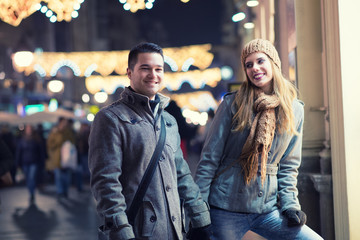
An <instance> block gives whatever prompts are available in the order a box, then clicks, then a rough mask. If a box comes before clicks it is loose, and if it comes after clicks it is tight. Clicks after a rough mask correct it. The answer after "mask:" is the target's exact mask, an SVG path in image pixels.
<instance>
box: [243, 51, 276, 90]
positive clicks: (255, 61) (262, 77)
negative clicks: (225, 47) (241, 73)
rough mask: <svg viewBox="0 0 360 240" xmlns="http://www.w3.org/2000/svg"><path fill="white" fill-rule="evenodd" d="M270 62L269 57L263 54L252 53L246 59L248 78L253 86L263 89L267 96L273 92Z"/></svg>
mask: <svg viewBox="0 0 360 240" xmlns="http://www.w3.org/2000/svg"><path fill="white" fill-rule="evenodd" d="M270 61H271V60H270V59H269V57H268V56H267V55H266V54H265V53H262V52H255V53H252V54H250V55H249V56H248V57H247V58H246V59H245V70H246V75H247V77H248V78H249V79H250V81H251V82H252V84H254V85H255V86H257V87H258V88H261V89H262V90H263V91H264V92H265V93H267V94H269V93H271V92H272V91H273V89H272V80H273V71H272V68H271V63H270Z"/></svg>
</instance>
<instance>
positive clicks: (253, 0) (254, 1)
mask: <svg viewBox="0 0 360 240" xmlns="http://www.w3.org/2000/svg"><path fill="white" fill-rule="evenodd" d="M246 5H247V6H248V7H256V6H257V5H259V1H257V0H249V1H247V2H246Z"/></svg>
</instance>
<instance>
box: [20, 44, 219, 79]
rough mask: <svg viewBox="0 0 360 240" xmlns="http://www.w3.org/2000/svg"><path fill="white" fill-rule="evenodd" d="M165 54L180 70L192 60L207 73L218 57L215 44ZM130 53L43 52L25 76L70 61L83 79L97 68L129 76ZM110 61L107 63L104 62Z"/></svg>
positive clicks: (194, 46) (174, 50)
mask: <svg viewBox="0 0 360 240" xmlns="http://www.w3.org/2000/svg"><path fill="white" fill-rule="evenodd" d="M163 50H164V55H165V56H166V57H168V58H169V59H172V60H173V64H174V65H176V66H177V69H178V71H179V70H180V69H181V67H182V66H183V65H184V63H187V62H188V60H189V59H190V58H192V65H193V66H196V67H198V68H199V69H200V70H204V69H206V68H208V67H209V66H210V64H211V63H212V61H213V59H214V54H212V53H211V52H210V50H211V44H203V45H192V46H185V47H178V48H164V49H163ZM128 54H129V51H128V50H125V51H109V52H105V51H97V52H72V53H66V52H42V53H39V54H35V55H34V64H32V65H31V66H28V67H26V69H25V74H27V75H29V74H30V73H32V72H34V71H35V67H36V66H37V67H38V68H41V69H43V70H44V73H45V75H46V76H48V77H50V76H51V71H52V69H53V68H54V66H55V65H58V64H59V63H61V62H64V61H65V60H67V61H68V62H71V63H73V64H74V66H76V68H77V69H79V73H78V74H79V76H80V77H82V76H85V75H87V76H89V75H91V71H90V73H89V70H91V69H93V66H96V72H98V73H100V74H101V75H102V76H108V75H110V74H111V73H113V72H116V73H118V74H119V75H125V74H126V68H127V61H128ZM104 59H106V61H104Z"/></svg>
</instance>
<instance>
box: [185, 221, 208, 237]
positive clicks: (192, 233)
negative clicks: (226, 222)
mask: <svg viewBox="0 0 360 240" xmlns="http://www.w3.org/2000/svg"><path fill="white" fill-rule="evenodd" d="M211 235H212V231H211V224H210V225H207V226H205V227H199V228H193V227H192V226H191V224H190V228H189V231H188V232H187V234H186V238H187V239H189V240H210V239H211V238H210V237H211Z"/></svg>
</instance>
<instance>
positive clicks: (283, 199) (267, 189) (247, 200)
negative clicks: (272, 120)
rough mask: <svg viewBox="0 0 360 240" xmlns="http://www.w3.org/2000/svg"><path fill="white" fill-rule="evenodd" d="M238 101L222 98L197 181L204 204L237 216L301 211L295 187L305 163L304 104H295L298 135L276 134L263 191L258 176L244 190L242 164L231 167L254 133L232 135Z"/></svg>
mask: <svg viewBox="0 0 360 240" xmlns="http://www.w3.org/2000/svg"><path fill="white" fill-rule="evenodd" d="M234 99H235V94H234V93H232V94H228V95H226V96H225V97H224V100H223V102H222V103H221V104H220V106H219V108H218V110H217V112H216V115H215V118H214V120H213V123H212V125H211V128H210V131H209V133H208V135H207V138H206V140H205V145H204V148H203V151H202V153H201V160H200V163H199V166H198V169H197V172H196V178H195V179H196V183H197V184H198V185H199V187H200V190H201V193H202V195H203V198H204V200H205V201H208V203H209V204H210V205H211V206H215V207H218V208H221V209H225V210H228V211H233V212H244V213H267V212H270V211H272V210H274V209H276V208H277V207H278V204H280V208H281V210H285V209H288V208H295V209H300V204H299V200H298V197H297V195H298V190H297V187H296V184H297V175H298V168H299V166H300V162H301V147H302V126H303V119H304V107H303V104H302V103H301V102H300V101H299V100H295V101H294V103H293V109H294V114H295V124H296V125H295V126H296V129H297V130H298V131H299V132H300V135H298V136H295V135H289V134H279V133H278V132H275V136H274V140H273V143H272V146H271V150H270V152H269V154H268V164H267V175H266V179H265V183H264V185H262V184H261V179H260V172H258V176H257V178H256V180H255V181H254V180H253V181H251V182H250V184H249V185H246V184H245V182H244V178H243V175H242V173H241V167H240V164H238V163H236V164H235V165H233V166H232V167H228V166H229V165H231V164H233V162H234V161H235V160H236V159H237V158H238V157H239V156H240V154H241V151H242V148H243V145H244V143H245V141H246V139H247V137H248V135H249V131H250V130H249V129H245V130H244V131H242V132H239V131H237V132H235V131H233V130H232V128H233V124H232V118H233V116H234V114H235V113H236V108H235V106H234V104H233V102H234ZM227 167H228V169H226V170H224V171H222V170H223V169H225V168H227ZM219 173H221V174H219Z"/></svg>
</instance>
